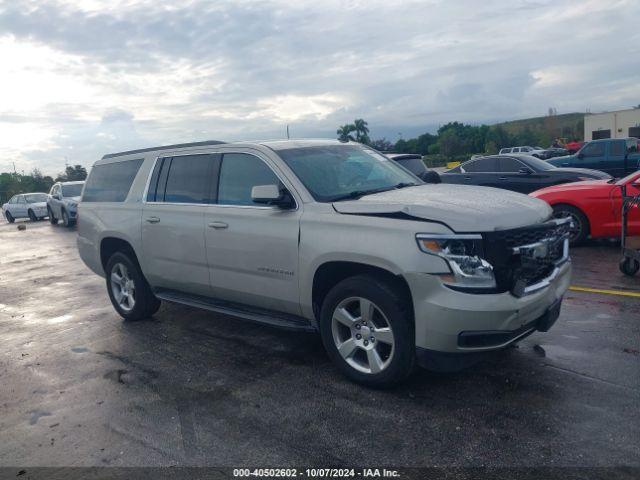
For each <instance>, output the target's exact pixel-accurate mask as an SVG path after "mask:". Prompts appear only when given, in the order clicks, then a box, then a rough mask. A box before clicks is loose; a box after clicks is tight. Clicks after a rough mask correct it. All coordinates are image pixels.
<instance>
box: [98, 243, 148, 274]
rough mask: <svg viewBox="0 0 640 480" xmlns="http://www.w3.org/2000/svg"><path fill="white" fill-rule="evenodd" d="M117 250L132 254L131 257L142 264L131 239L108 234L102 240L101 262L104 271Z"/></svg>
mask: <svg viewBox="0 0 640 480" xmlns="http://www.w3.org/2000/svg"><path fill="white" fill-rule="evenodd" d="M116 252H123V253H127V254H129V255H131V259H132V260H133V261H134V262H136V263H137V264H138V266H140V262H139V261H138V254H137V253H136V251H135V249H134V248H133V246H132V245H131V243H130V242H129V241H127V240H124V239H123V238H120V237H115V236H106V237H104V238H103V239H102V240H100V264H101V265H102V270H103V271H105V268H106V266H107V262H108V261H109V258H111V256H112V255H113V254H114V253H116ZM105 273H106V272H105Z"/></svg>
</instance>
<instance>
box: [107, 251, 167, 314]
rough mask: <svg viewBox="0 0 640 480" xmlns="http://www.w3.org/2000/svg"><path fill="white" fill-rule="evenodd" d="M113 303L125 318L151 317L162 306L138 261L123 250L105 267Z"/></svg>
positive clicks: (115, 254)
mask: <svg viewBox="0 0 640 480" xmlns="http://www.w3.org/2000/svg"><path fill="white" fill-rule="evenodd" d="M105 272H106V275H107V291H108V293H109V298H110V299H111V304H112V305H113V307H114V308H115V309H116V311H117V312H118V313H119V314H120V316H121V317H122V318H124V319H125V320H140V319H143V318H147V317H150V316H151V315H153V314H154V313H156V312H157V311H158V309H159V308H160V300H158V299H157V298H156V296H155V295H154V294H153V292H152V291H151V287H150V286H149V284H148V283H147V280H146V279H145V278H144V275H143V274H142V271H141V270H140V267H139V266H138V263H137V262H136V261H135V260H133V259H131V258H130V257H129V255H128V254H126V253H123V252H116V253H114V254H113V255H112V256H111V258H110V259H109V261H108V262H107V266H106V268H105Z"/></svg>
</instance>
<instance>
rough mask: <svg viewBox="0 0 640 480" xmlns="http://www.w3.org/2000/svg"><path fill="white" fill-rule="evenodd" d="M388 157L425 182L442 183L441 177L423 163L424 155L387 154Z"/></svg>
mask: <svg viewBox="0 0 640 480" xmlns="http://www.w3.org/2000/svg"><path fill="white" fill-rule="evenodd" d="M386 155H387V157H389V158H390V159H391V160H393V161H394V162H396V163H398V164H400V165H402V166H403V167H404V168H406V169H407V170H409V171H410V172H411V173H413V174H414V175H415V176H416V177H418V178H420V179H422V180H424V181H425V182H427V183H440V175H438V173H437V172H435V171H434V170H429V169H428V168H427V166H426V165H425V164H424V162H423V161H422V155H420V154H417V153H387V154H386Z"/></svg>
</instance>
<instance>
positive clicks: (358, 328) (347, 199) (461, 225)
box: [78, 140, 571, 386]
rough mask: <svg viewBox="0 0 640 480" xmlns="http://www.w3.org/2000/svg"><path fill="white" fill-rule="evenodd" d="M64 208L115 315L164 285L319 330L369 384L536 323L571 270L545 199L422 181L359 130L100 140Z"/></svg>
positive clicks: (473, 354)
mask: <svg viewBox="0 0 640 480" xmlns="http://www.w3.org/2000/svg"><path fill="white" fill-rule="evenodd" d="M79 214H80V222H79V229H78V248H79V251H80V256H81V257H82V259H83V260H84V262H85V263H86V264H87V265H88V266H89V267H90V268H91V269H92V270H93V271H94V272H96V273H97V274H99V275H102V276H104V277H105V278H106V286H107V291H108V294H109V296H110V298H111V301H112V303H113V306H114V308H115V309H116V310H117V311H118V313H119V314H120V315H121V316H122V317H124V319H126V320H136V319H140V318H143V317H147V316H149V315H152V314H154V313H155V312H156V311H157V310H158V308H159V306H160V300H167V301H171V302H178V303H182V304H186V305H191V306H196V307H200V308H204V309H208V310H212V311H216V312H222V313H225V314H231V315H235V316H238V317H242V318H245V319H248V320H252V321H257V322H262V323H266V324H269V325H273V326H278V327H283V328H289V329H299V330H314V331H319V332H320V334H321V337H322V341H323V343H324V345H325V347H326V349H327V352H328V353H329V356H330V357H331V358H332V360H333V361H334V362H335V364H336V365H337V367H338V368H339V369H340V370H341V371H342V372H344V373H345V374H346V375H347V376H348V377H350V378H351V379H353V380H356V381H358V382H361V383H364V384H367V385H372V386H387V385H390V384H393V383H395V382H398V381H401V380H402V379H404V378H405V377H406V376H407V375H408V374H409V372H410V371H411V369H412V368H413V366H414V363H416V362H417V363H419V364H421V365H423V366H426V367H430V368H436V369H451V368H460V367H462V366H465V365H467V364H470V363H473V362H475V361H477V360H478V358H481V357H480V354H481V353H483V352H486V351H489V350H496V349H500V348H504V347H505V346H507V345H509V344H510V343H512V342H514V341H517V340H518V339H520V338H522V337H524V336H526V335H529V334H531V333H533V332H534V331H536V330H541V331H546V330H548V329H549V328H550V326H551V325H552V324H553V323H554V321H555V320H556V318H557V317H558V314H559V310H560V304H561V300H562V296H563V294H564V292H565V291H566V289H567V287H568V285H569V278H570V271H571V266H570V261H569V257H568V249H567V236H568V227H569V226H568V224H567V223H563V221H560V220H554V219H552V218H551V209H550V207H549V206H548V205H547V204H546V203H544V202H543V201H540V200H537V199H534V198H530V197H527V196H525V195H521V194H518V193H513V192H508V191H505V190H497V189H491V188H484V187H472V186H465V185H446V184H437V185H427V184H423V182H422V181H421V180H419V179H418V178H417V177H415V176H413V175H412V174H411V173H410V172H408V171H407V170H405V169H403V168H402V167H400V166H398V165H397V164H395V163H394V162H393V161H391V160H389V159H388V158H387V157H385V156H383V155H381V154H379V153H378V152H376V151H374V150H372V149H370V148H368V147H365V146H363V145H360V144H356V143H341V142H338V141H329V140H304V141H274V142H263V143H235V144H225V143H221V142H202V143H197V144H184V145H172V146H168V147H158V148H150V149H144V150H136V151H130V152H123V153H117V154H110V155H106V156H105V157H103V158H102V160H100V161H98V162H96V164H95V166H94V167H93V169H92V170H91V173H90V175H89V178H88V179H87V182H86V185H85V189H84V194H83V198H82V202H81V203H80V212H79Z"/></svg>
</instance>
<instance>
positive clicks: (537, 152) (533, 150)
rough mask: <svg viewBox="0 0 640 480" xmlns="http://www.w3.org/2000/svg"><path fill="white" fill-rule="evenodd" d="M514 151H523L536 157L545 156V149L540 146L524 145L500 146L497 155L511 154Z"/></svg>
mask: <svg viewBox="0 0 640 480" xmlns="http://www.w3.org/2000/svg"><path fill="white" fill-rule="evenodd" d="M514 153H518V154H520V153H524V154H526V155H531V156H533V157H537V158H546V151H545V149H544V148H542V147H529V146H528V145H525V146H523V147H510V148H501V149H500V151H499V152H498V155H512V154H514Z"/></svg>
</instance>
